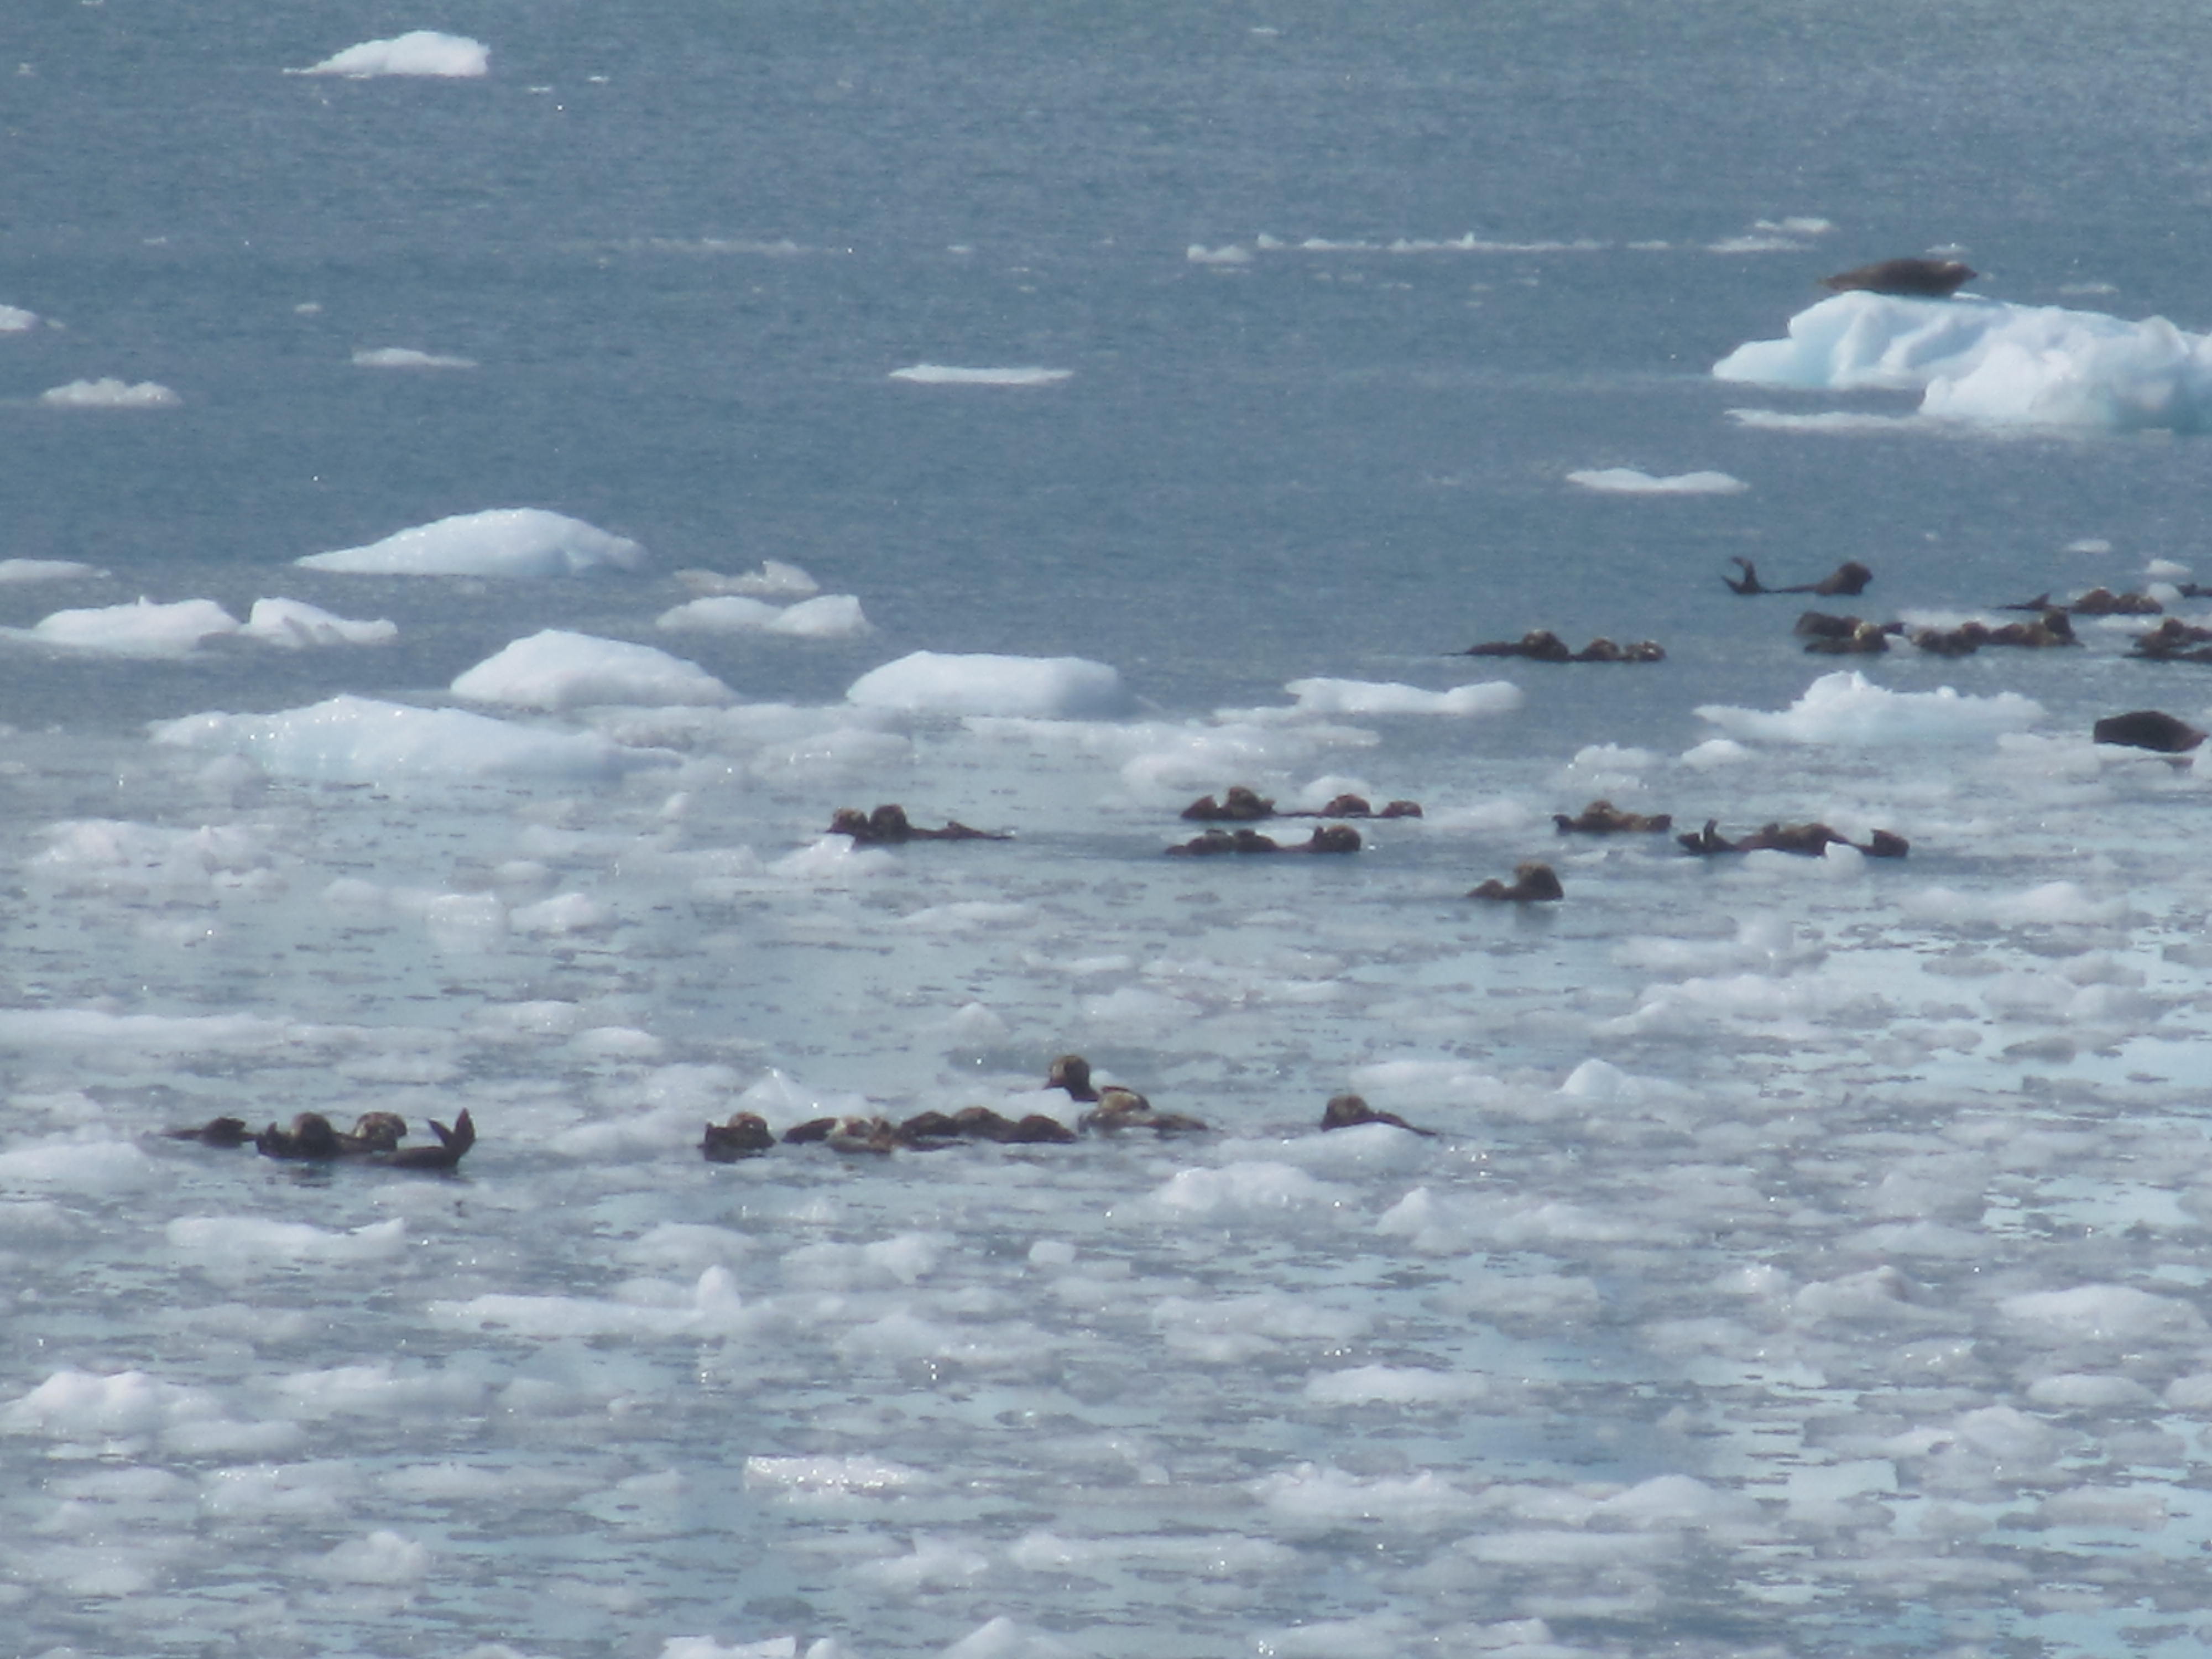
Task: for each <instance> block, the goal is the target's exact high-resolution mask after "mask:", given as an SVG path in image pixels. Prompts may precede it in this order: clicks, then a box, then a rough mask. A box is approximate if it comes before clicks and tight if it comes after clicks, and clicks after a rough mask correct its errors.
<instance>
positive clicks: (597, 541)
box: [293, 507, 645, 577]
mask: <svg viewBox="0 0 2212 1659" xmlns="http://www.w3.org/2000/svg"><path fill="white" fill-rule="evenodd" d="M293 562H294V563H295V564H298V565H300V566H301V567H302V568H306V569H308V570H336V571H341V572H343V573H345V574H349V575H372V576H509V577H522V576H567V575H574V574H577V573H578V572H580V571H585V570H593V569H598V568H602V567H605V566H609V565H611V566H613V567H614V568H617V569H618V570H635V569H636V568H639V567H640V566H641V565H642V564H643V563H644V562H645V550H644V549H643V548H641V547H640V546H639V545H638V544H636V543H635V542H634V541H631V540H629V538H626V537H623V536H613V535H610V534H608V533H607V532H605V531H604V530H601V529H599V528H598V527H597V526H592V525H588V524H586V523H585V522H584V521H583V520H581V519H571V518H568V516H566V515H565V514H562V513H549V512H547V511H546V510H545V509H544V507H493V508H490V509H488V510H487V511H485V512H482V513H456V514H454V515H453V517H451V518H446V519H439V520H435V522H433V523H430V524H422V525H416V526H413V527H412V528H410V529H407V530H402V531H398V532H395V533H393V534H392V535H389V536H386V538H384V539H383V540H382V541H380V542H371V543H369V544H368V545H367V546H364V547H344V548H340V549H338V550H337V551H335V552H331V553H310V554H308V555H307V556H306V557H305V558H301V559H295V561H293Z"/></svg>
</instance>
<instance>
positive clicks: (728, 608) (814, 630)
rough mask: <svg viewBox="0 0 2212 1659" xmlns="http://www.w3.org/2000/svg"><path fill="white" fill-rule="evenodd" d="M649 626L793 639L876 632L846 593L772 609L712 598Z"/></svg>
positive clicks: (735, 596) (734, 597) (724, 596)
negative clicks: (777, 636) (783, 636)
mask: <svg viewBox="0 0 2212 1659" xmlns="http://www.w3.org/2000/svg"><path fill="white" fill-rule="evenodd" d="M653 625H654V626H655V627H657V628H665V629H670V630H671V632H691V633H702V634H781V635H785V636H786V637H788V638H793V639H807V640H846V639H857V638H859V637H860V635H864V634H869V633H872V632H874V629H872V628H871V627H869V625H868V619H867V617H866V616H864V615H862V614H861V611H860V600H859V599H856V598H855V597H854V595H852V594H850V593H824V594H823V595H822V596H821V597H819V598H818V599H802V600H800V601H799V603H798V604H797V605H769V604H767V603H766V602H764V601H763V600H760V599H750V598H748V597H746V596H745V595H744V594H741V593H718V594H711V595H709V596H708V597H707V598H705V599H693V600H692V601H691V602H690V604H688V605H678V606H677V607H676V608H675V609H673V610H672V611H662V612H661V613H660V615H659V617H656V618H655V619H654V623H653Z"/></svg>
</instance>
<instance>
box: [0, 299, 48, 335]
mask: <svg viewBox="0 0 2212 1659" xmlns="http://www.w3.org/2000/svg"><path fill="white" fill-rule="evenodd" d="M38 325H39V313H37V312H35V311H26V310H24V309H23V308H22V307H21V306H0V334H23V333H27V332H28V331H30V330H32V329H34V328H36V327H37V326H38Z"/></svg>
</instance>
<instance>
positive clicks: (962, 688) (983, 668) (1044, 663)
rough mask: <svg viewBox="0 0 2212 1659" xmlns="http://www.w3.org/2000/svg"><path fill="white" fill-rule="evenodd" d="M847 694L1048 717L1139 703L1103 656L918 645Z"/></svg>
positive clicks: (1102, 714)
mask: <svg viewBox="0 0 2212 1659" xmlns="http://www.w3.org/2000/svg"><path fill="white" fill-rule="evenodd" d="M845 696H846V699H847V701H848V702H854V703H856V704H858V705H860V707H861V708H896V709H902V710H906V711H908V712H909V713H915V714H1005V715H1026V716H1029V717H1030V718H1032V719H1041V720H1110V719H1112V718H1113V717H1115V716H1116V715H1119V714H1127V713H1128V712H1129V711H1130V709H1131V708H1132V707H1133V699H1132V698H1131V697H1130V696H1129V694H1128V692H1127V690H1126V689H1125V688H1124V687H1123V686H1122V684H1121V675H1120V673H1119V672H1117V671H1115V669H1113V668H1111V667H1109V665H1106V664H1104V663H1103V662H1091V661H1088V660H1087V659H1084V658H1081V657H1002V656H992V655H987V654H976V655H966V656H963V655H951V654H945V653H939V652H935V651H916V652H915V653H912V654H911V655H908V656H904V657H901V658H900V659H898V660H897V661H896V662H889V663H885V664H884V665H883V666H882V667H881V668H876V669H872V670H870V671H868V672H867V673H865V674H863V675H861V676H860V678H859V679H857V680H854V682H853V684H851V685H850V686H849V687H848V688H847V690H846V692H845Z"/></svg>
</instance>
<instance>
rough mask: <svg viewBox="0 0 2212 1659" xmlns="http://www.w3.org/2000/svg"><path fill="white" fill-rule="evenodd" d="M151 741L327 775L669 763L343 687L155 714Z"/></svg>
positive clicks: (384, 776)
mask: <svg viewBox="0 0 2212 1659" xmlns="http://www.w3.org/2000/svg"><path fill="white" fill-rule="evenodd" d="M153 737H154V740H155V742H156V743H161V744H173V745H174V746H176V747H179V748H184V749H197V750H205V751H208V752H210V753H215V754H229V755H242V756H244V757H246V759H248V760H250V761H252V762H253V763H255V764H257V765H258V766H259V767H261V768H262V769H264V771H268V772H272V773H277V774H281V775H284V776H287V777H296V778H319V779H322V780H325V781H337V782H351V783H384V782H390V781H394V780H397V779H403V778H472V777H487V776H501V775H523V776H539V777H548V776H550V777H568V778H574V779H578V780H586V779H594V778H612V777H618V776H620V775H623V773H626V772H631V771H635V770H636V769H639V768H641V767H650V766H655V765H665V764H672V763H674V761H675V757H674V756H672V755H669V754H667V753H665V752H664V751H659V750H636V749H629V748H625V747H623V745H622V744H616V743H612V742H610V741H609V740H608V739H606V738H602V737H599V736H597V735H596V734H593V733H589V732H557V731H544V730H541V729H539V728H538V727H535V726H520V725H516V724H514V723H513V722H511V721H507V720H494V719H491V718H489V716H487V715H483V714H470V713H468V712H467V711H466V710H465V709H459V708H412V707H410V706H409V705H407V704H404V703H395V702H381V701H379V700H377V699H375V698H371V697H358V696H350V695H346V696H336V697H332V698H331V699H329V700H328V701H327V702H319V703H317V704H315V705H313V707H312V708H291V709H286V710H284V711H283V712H282V713H279V714H190V715H186V716H185V718H184V719H182V720H164V721H161V722H157V723H156V724H155V726H154V728H153Z"/></svg>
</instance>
